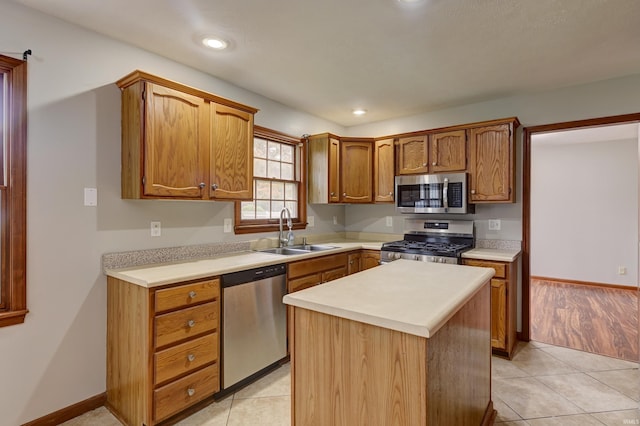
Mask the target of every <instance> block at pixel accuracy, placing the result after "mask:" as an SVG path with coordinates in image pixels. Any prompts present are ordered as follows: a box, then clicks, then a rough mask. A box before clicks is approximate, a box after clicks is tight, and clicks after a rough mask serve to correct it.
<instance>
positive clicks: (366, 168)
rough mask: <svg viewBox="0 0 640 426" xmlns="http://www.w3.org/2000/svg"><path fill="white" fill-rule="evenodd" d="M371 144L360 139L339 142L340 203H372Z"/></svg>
mask: <svg viewBox="0 0 640 426" xmlns="http://www.w3.org/2000/svg"><path fill="white" fill-rule="evenodd" d="M372 166H373V142H372V141H371V140H362V139H346V138H343V139H341V140H340V201H341V202H344V203H370V202H372V201H373V190H372V185H371V179H372V178H373V168H372Z"/></svg>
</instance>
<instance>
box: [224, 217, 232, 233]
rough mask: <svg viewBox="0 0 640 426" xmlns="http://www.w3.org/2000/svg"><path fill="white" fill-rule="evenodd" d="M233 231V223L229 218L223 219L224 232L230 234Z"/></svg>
mask: <svg viewBox="0 0 640 426" xmlns="http://www.w3.org/2000/svg"><path fill="white" fill-rule="evenodd" d="M232 230H233V222H232V221H231V219H230V218H225V220H224V230H223V231H224V232H231V231H232Z"/></svg>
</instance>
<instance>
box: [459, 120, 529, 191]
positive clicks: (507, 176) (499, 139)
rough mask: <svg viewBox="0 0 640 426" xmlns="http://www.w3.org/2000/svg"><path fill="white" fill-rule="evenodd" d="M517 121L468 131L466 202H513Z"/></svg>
mask: <svg viewBox="0 0 640 426" xmlns="http://www.w3.org/2000/svg"><path fill="white" fill-rule="evenodd" d="M519 125H520V123H519V122H518V120H517V119H516V118H514V119H511V120H509V121H506V122H502V123H499V122H497V123H495V124H491V125H486V126H482V127H474V128H471V129H469V150H470V155H469V201H470V202H471V203H513V202H515V157H516V153H515V132H516V129H517V128H518V126H519Z"/></svg>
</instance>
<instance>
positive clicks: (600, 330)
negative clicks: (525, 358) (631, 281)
mask: <svg viewBox="0 0 640 426" xmlns="http://www.w3.org/2000/svg"><path fill="white" fill-rule="evenodd" d="M530 285H531V339H532V340H535V341H538V342H543V343H548V344H552V345H558V346H564V347H567V348H571V349H578V350H582V351H585V352H591V353H595V354H600V355H606V356H610V357H615V358H619V359H624V360H627V361H638V360H639V356H638V337H639V336H638V291H637V290H635V289H634V290H631V289H622V288H607V287H603V286H594V285H584V284H580V283H569V282H559V281H552V280H550V279H548V278H536V277H532V278H531V283H530Z"/></svg>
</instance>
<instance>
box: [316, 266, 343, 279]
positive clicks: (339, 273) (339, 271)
mask: <svg viewBox="0 0 640 426" xmlns="http://www.w3.org/2000/svg"><path fill="white" fill-rule="evenodd" d="M346 276H347V268H346V267H344V266H343V267H341V268H335V269H332V270H330V271H326V272H323V273H322V282H323V283H326V282H328V281H332V280H337V279H338V278H342V277H346Z"/></svg>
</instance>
